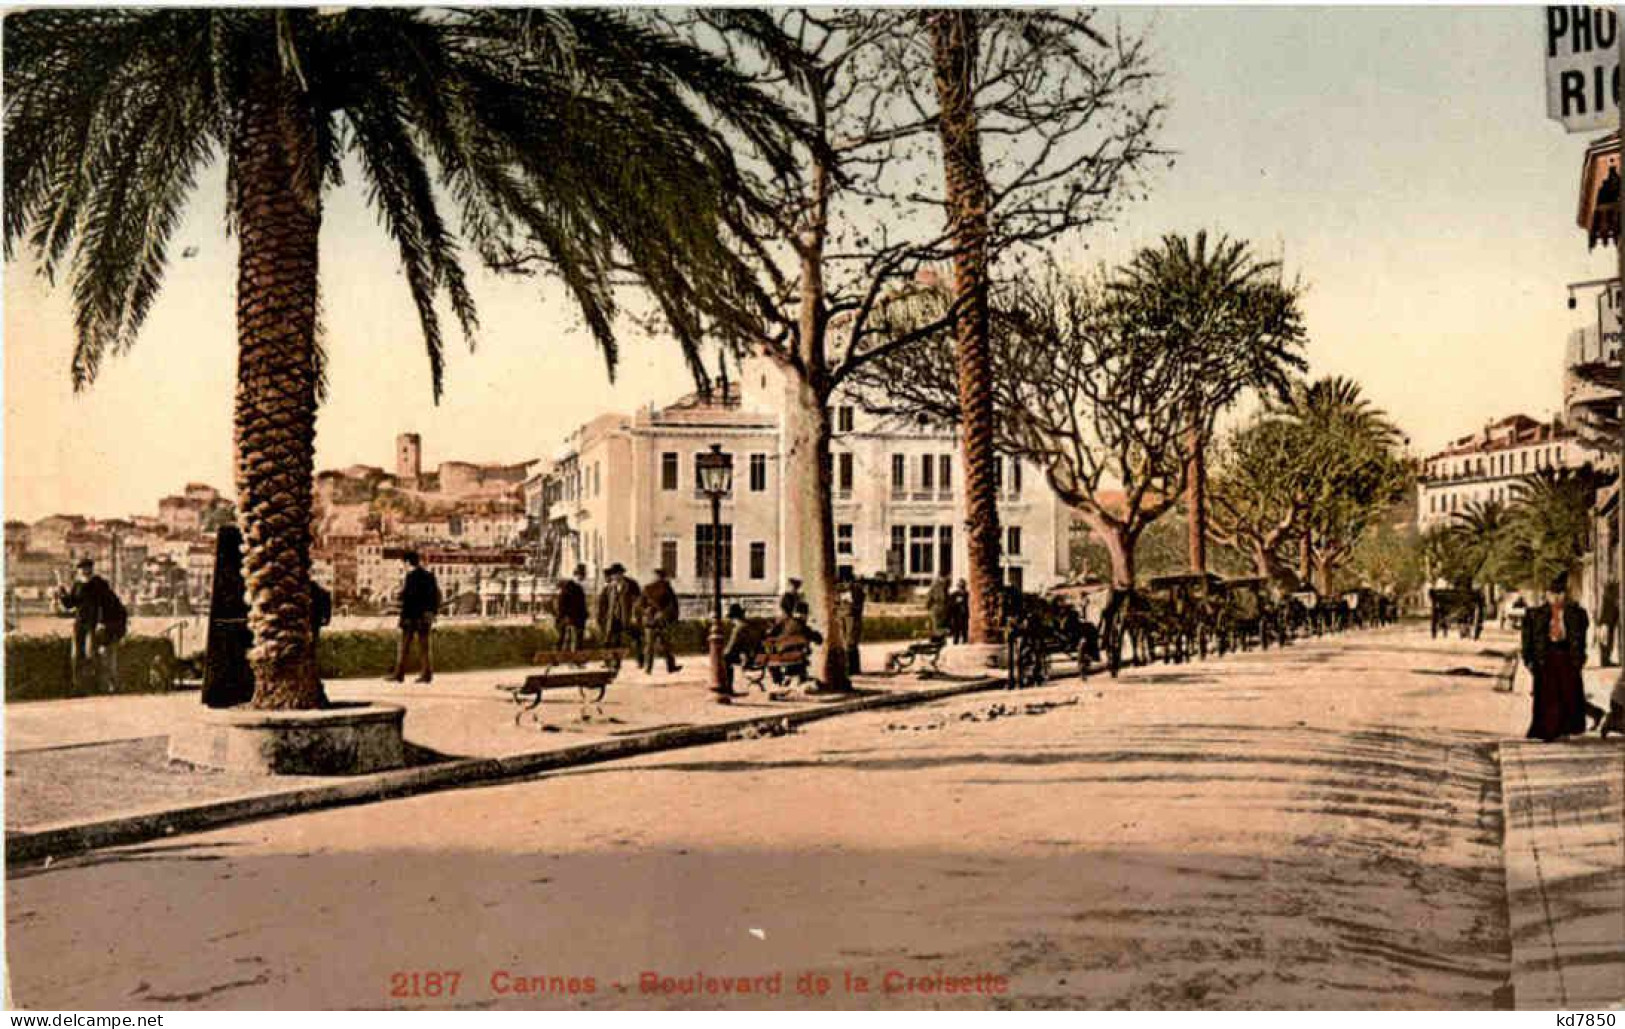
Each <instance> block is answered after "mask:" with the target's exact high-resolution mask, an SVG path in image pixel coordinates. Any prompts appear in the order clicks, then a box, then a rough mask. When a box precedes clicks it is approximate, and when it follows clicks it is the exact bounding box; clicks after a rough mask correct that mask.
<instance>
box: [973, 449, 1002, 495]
mask: <svg viewBox="0 0 1625 1029" xmlns="http://www.w3.org/2000/svg"><path fill="white" fill-rule="evenodd" d="M969 474H970V473H968V472H967V473H966V475H967V476H968V475H969ZM993 489H994V490H995V491H1003V489H1004V456H1003V455H1002V454H994V455H993Z"/></svg>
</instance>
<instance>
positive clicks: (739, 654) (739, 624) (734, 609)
mask: <svg viewBox="0 0 1625 1029" xmlns="http://www.w3.org/2000/svg"><path fill="white" fill-rule="evenodd" d="M766 631H767V629H766V626H763V625H761V624H759V623H756V622H752V621H751V620H750V619H748V618H746V617H745V608H744V607H743V605H740V604H731V605H729V607H728V642H727V644H726V645H725V646H724V647H723V648H722V661H723V665H724V667H725V668H726V669H727V680H726V682H727V687H728V688H727V690H726V691H724V690H717V691H716V692H718V693H721V694H723V696H733V695H734V692H733V686H734V665H744V664H747V663H749V661H750V659H751V658H752V657H753V656H754V655H755V654H756V652H757V651H759V650H761V649H762V636H763V635H764V634H765V633H766Z"/></svg>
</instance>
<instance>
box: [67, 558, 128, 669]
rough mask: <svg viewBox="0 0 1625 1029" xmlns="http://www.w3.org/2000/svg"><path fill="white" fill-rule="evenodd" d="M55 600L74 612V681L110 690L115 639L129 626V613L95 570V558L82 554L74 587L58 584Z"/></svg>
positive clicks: (71, 667)
mask: <svg viewBox="0 0 1625 1029" xmlns="http://www.w3.org/2000/svg"><path fill="white" fill-rule="evenodd" d="M57 602H58V603H60V604H61V605H62V606H63V607H65V608H67V609H68V610H69V611H72V612H73V650H72V651H70V654H69V659H70V664H69V668H70V670H71V674H72V676H73V683H74V685H75V686H76V687H80V688H83V687H84V686H86V685H87V682H86V680H89V683H90V684H93V685H94V686H95V687H96V689H97V690H98V691H99V692H102V693H112V692H113V690H114V688H115V684H116V683H117V681H118V650H117V647H118V641H119V640H121V639H123V638H124V633H125V631H126V630H127V629H128V628H129V613H128V612H127V611H125V609H124V604H123V603H122V602H121V601H120V600H119V598H118V594H116V593H114V592H113V587H111V586H109V585H108V584H107V580H106V579H104V578H102V577H101V576H99V575H97V574H96V562H94V561H92V560H90V559H89V558H85V559H84V560H82V561H80V562H79V564H78V565H77V566H76V569H75V581H74V584H73V588H72V589H61V588H58V590H57Z"/></svg>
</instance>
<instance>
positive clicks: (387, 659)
mask: <svg viewBox="0 0 1625 1029" xmlns="http://www.w3.org/2000/svg"><path fill="white" fill-rule="evenodd" d="M927 625H928V622H927V619H926V618H925V617H924V616H923V615H922V616H918V617H908V618H865V619H864V620H863V631H864V636H863V638H864V641H865V642H869V643H882V642H886V641H889V640H905V639H914V638H916V637H923V636H924V635H925V634H926V629H927ZM710 626H711V623H710V622H709V621H706V620H703V619H690V620H688V621H682V622H678V623H677V624H676V625H675V626H673V627H672V631H671V647H672V651H673V652H674V653H677V654H703V653H705V651H706V635H707V634H708V633H709V631H710ZM399 646H400V633H398V632H396V631H394V630H387V629H373V630H366V631H350V632H324V633H322V642H321V649H320V651H319V652H318V658H317V666H318V668H319V669H320V670H321V674H322V676H323V677H325V678H329V679H349V678H359V677H363V676H370V675H378V676H382V675H387V674H388V673H389V672H390V670H391V669H393V668H394V667H395V654H396V652H397V648H398V647H399ZM432 646H433V649H434V667H435V671H437V672H468V671H475V670H477V669H482V668H522V667H525V666H527V665H529V664H530V663H531V659H532V657H533V656H534V655H535V653H536V652H537V651H539V650H551V649H553V648H554V647H556V646H558V635H557V634H556V633H555V632H554V631H553V627H552V625H551V624H550V623H549V624H544V625H535V626H531V625H472V626H444V625H442V626H439V627H437V628H436V629H435V632H434V638H433V642H432Z"/></svg>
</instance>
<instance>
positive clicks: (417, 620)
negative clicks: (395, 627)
mask: <svg viewBox="0 0 1625 1029" xmlns="http://www.w3.org/2000/svg"><path fill="white" fill-rule="evenodd" d="M402 560H403V561H405V562H406V565H407V572H406V581H405V582H404V583H403V584H402V586H401V648H400V652H399V653H398V654H397V655H396V658H395V671H394V673H393V674H392V675H390V676H389V680H390V681H391V682H405V681H406V666H407V664H408V663H409V662H410V660H411V657H412V650H413V648H414V646H416V647H417V649H419V650H421V651H422V652H423V670H422V672H421V673H420V674H419V675H418V678H417V681H418V682H423V683H428V682H433V681H434V657H433V652H432V649H431V647H430V645H429V634H430V632H432V631H433V629H434V619H435V616H436V615H438V614H439V613H440V584H439V583H438V582H436V581H435V577H434V573H433V572H431V571H429V570H428V569H427V568H424V567H423V564H422V561H421V560H420V559H419V558H418V552H417V551H415V550H408V551H407V552H406V553H405V555H403V557H402Z"/></svg>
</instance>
